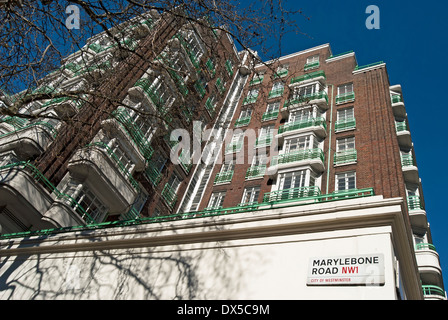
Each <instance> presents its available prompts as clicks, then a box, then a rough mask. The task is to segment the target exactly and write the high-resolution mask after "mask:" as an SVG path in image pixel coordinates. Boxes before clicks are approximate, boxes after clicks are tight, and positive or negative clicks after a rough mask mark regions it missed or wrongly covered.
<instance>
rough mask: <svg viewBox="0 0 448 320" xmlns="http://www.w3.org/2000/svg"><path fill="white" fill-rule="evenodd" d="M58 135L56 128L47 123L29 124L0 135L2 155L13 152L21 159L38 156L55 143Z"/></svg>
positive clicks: (0, 151)
mask: <svg viewBox="0 0 448 320" xmlns="http://www.w3.org/2000/svg"><path fill="white" fill-rule="evenodd" d="M56 134H57V131H56V129H55V127H54V126H53V125H52V124H50V123H48V122H46V121H37V122H28V123H27V124H26V125H25V126H23V127H20V128H18V129H17V130H15V131H11V132H7V133H4V134H2V135H0V153H3V152H6V151H12V150H13V151H14V152H15V153H16V154H17V156H19V158H21V159H29V158H32V157H35V156H38V155H39V154H41V153H42V152H43V151H44V150H45V149H47V147H48V146H49V145H50V143H51V142H53V140H54V138H55V137H56Z"/></svg>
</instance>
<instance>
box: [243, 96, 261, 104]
mask: <svg viewBox="0 0 448 320" xmlns="http://www.w3.org/2000/svg"><path fill="white" fill-rule="evenodd" d="M257 98H258V95H253V96H248V97H246V98H245V99H244V100H243V105H246V104H251V103H255V102H256V101H257Z"/></svg>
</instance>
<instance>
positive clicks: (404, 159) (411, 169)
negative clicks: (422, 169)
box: [401, 154, 420, 183]
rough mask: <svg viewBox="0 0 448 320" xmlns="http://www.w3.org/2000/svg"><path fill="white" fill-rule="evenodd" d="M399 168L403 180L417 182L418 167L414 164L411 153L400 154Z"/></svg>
mask: <svg viewBox="0 0 448 320" xmlns="http://www.w3.org/2000/svg"><path fill="white" fill-rule="evenodd" d="M401 169H402V170H403V175H404V180H405V181H406V182H411V183H418V182H419V180H420V179H419V176H418V168H417V166H416V165H415V162H414V159H413V157H412V155H411V154H402V155H401Z"/></svg>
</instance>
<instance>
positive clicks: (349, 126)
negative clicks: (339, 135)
mask: <svg viewBox="0 0 448 320" xmlns="http://www.w3.org/2000/svg"><path fill="white" fill-rule="evenodd" d="M354 129H356V120H355V118H352V119H344V120H338V121H336V123H335V125H334V131H335V132H342V131H347V130H354Z"/></svg>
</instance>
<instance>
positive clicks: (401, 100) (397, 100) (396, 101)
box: [391, 94, 403, 103]
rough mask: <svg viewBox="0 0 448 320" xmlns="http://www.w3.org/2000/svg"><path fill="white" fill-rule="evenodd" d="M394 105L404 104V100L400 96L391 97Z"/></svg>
mask: <svg viewBox="0 0 448 320" xmlns="http://www.w3.org/2000/svg"><path fill="white" fill-rule="evenodd" d="M391 100H392V103H398V102H403V99H402V98H401V96H400V95H399V94H394V95H392V96H391Z"/></svg>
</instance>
